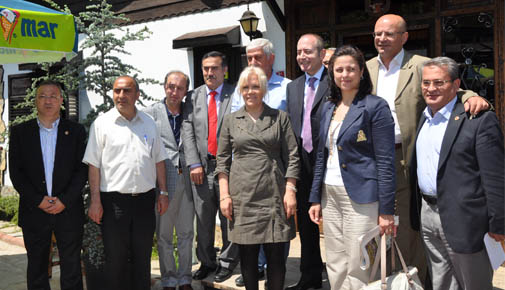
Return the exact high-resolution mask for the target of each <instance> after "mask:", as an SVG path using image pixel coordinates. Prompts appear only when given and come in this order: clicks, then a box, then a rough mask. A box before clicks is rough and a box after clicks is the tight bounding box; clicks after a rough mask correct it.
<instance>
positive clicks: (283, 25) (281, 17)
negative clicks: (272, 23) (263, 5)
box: [266, 0, 286, 32]
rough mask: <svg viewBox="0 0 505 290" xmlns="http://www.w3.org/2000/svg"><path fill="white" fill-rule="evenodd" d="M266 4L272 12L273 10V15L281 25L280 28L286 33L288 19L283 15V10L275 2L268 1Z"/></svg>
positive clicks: (273, 0) (272, 0)
mask: <svg viewBox="0 0 505 290" xmlns="http://www.w3.org/2000/svg"><path fill="white" fill-rule="evenodd" d="M266 2H267V5H268V7H270V10H272V13H273V14H274V17H275V19H276V20H277V22H278V23H279V26H280V27H281V28H282V31H284V32H286V17H285V16H284V14H283V13H282V10H281V8H280V7H279V5H278V4H277V2H276V1H275V0H266Z"/></svg>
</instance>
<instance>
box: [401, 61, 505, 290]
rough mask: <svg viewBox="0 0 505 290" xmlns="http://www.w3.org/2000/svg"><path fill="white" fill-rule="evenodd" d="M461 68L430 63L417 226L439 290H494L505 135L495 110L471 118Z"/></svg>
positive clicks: (417, 164)
mask: <svg viewBox="0 0 505 290" xmlns="http://www.w3.org/2000/svg"><path fill="white" fill-rule="evenodd" d="M458 70H459V67H458V64H457V63H456V62H455V61H454V60H452V59H450V58H448V57H437V58H434V59H432V60H428V61H427V62H425V63H424V64H423V69H422V82H421V87H422V93H423V96H424V99H425V101H426V104H427V107H426V109H424V111H423V114H422V116H421V120H420V122H419V127H418V129H417V134H416V135H417V139H416V142H415V147H414V151H413V152H412V155H413V158H412V162H411V166H412V167H411V168H410V174H411V175H410V177H411V180H412V184H411V187H412V188H411V190H412V193H413V199H412V205H413V207H412V208H413V212H414V214H415V215H414V216H413V218H412V222H413V225H414V226H415V227H416V229H417V230H419V229H420V231H421V236H422V240H423V242H424V245H425V248H426V254H427V257H428V268H429V269H430V274H431V277H432V281H433V289H434V290H447V289H449V290H453V289H454V290H455V289H468V290H470V289H475V290H491V289H493V269H492V267H491V264H490V262H489V257H488V253H487V252H486V249H485V247H484V241H483V240H484V236H485V235H486V234H489V237H490V238H492V239H494V240H496V241H497V242H500V241H504V240H505V235H504V226H505V219H504V214H503V212H504V210H503V204H504V175H505V172H504V154H503V134H502V131H501V128H500V123H499V121H498V118H496V115H495V113H494V112H489V111H488V112H483V113H481V114H479V115H477V116H470V115H469V114H467V113H466V112H465V109H464V107H463V103H462V102H461V99H460V98H459V97H457V96H456V93H457V91H458V88H459V85H460V82H461V81H460V79H459V75H458V74H459V71H458Z"/></svg>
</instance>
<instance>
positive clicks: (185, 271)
mask: <svg viewBox="0 0 505 290" xmlns="http://www.w3.org/2000/svg"><path fill="white" fill-rule="evenodd" d="M194 215H195V210H194V206H193V196H192V193H191V184H190V180H189V175H188V172H185V174H181V175H178V176H177V187H176V190H175V195H174V196H173V198H172V200H171V201H170V203H169V205H168V209H167V211H166V212H165V214H164V215H162V216H160V215H159V214H158V213H156V236H157V239H158V253H159V257H160V270H161V284H162V286H163V287H176V286H177V285H185V284H191V266H192V249H193V218H194ZM174 227H175V232H176V235H177V252H178V254H179V259H178V262H179V268H178V269H177V267H176V265H175V259H174V246H173V234H174Z"/></svg>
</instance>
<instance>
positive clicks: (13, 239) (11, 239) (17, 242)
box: [0, 231, 25, 248]
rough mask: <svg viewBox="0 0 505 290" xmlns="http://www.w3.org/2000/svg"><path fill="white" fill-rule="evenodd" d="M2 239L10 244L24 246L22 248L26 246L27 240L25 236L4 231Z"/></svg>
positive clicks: (0, 237)
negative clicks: (20, 236)
mask: <svg viewBox="0 0 505 290" xmlns="http://www.w3.org/2000/svg"><path fill="white" fill-rule="evenodd" d="M0 240H2V241H4V242H6V243H8V244H11V245H14V246H18V247H22V248H24V247H25V242H24V240H23V238H19V237H13V236H11V235H9V234H6V233H4V232H2V231H0Z"/></svg>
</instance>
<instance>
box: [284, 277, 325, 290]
mask: <svg viewBox="0 0 505 290" xmlns="http://www.w3.org/2000/svg"><path fill="white" fill-rule="evenodd" d="M322 284H323V281H322V279H306V278H303V277H302V278H301V279H300V281H298V283H296V284H295V285H291V286H288V287H286V290H307V289H320V288H321V287H322V286H323V285H322Z"/></svg>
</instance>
